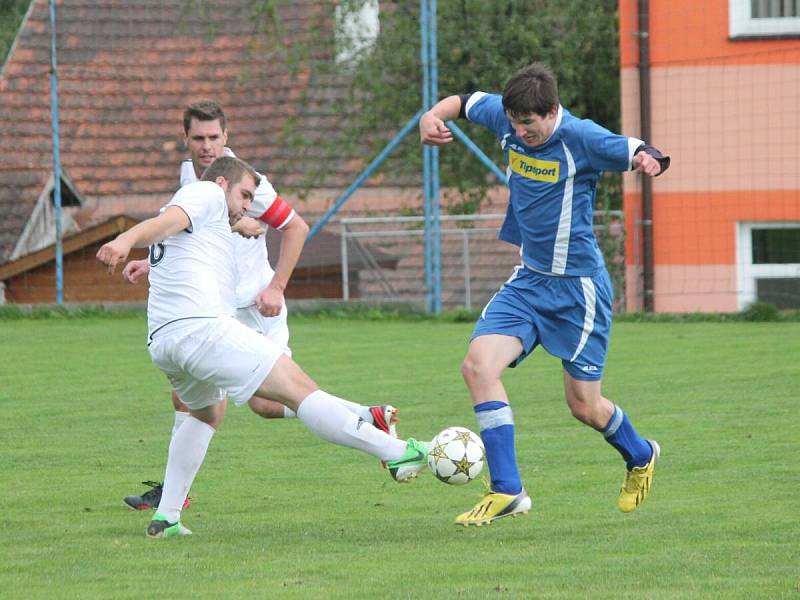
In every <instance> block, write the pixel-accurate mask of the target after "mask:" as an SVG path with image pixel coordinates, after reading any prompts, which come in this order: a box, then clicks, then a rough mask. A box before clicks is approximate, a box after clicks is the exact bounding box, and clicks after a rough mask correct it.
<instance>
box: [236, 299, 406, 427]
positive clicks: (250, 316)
mask: <svg viewBox="0 0 800 600" xmlns="http://www.w3.org/2000/svg"><path fill="white" fill-rule="evenodd" d="M287 316H288V312H287V309H286V305H284V306H283V309H282V310H281V313H280V314H279V315H277V316H275V317H265V316H264V315H262V314H261V313H260V312H258V309H257V308H256V307H255V306H249V307H246V308H240V309H237V311H236V319H237V320H238V321H240V322H241V323H243V324H244V325H247V326H248V327H249V328H250V329H253V330H254V331H256V332H258V333H260V334H261V335H263V336H264V337H266V338H268V339H269V340H271V341H272V342H273V343H274V344H276V345H277V346H278V347H279V348H281V349H282V350H283V353H284V354H285V355H286V356H288V357H291V356H292V350H291V348H290V347H289V325H288V321H287ZM333 397H334V398H336V400H337V401H338V402H339V403H340V404H341V405H342V406H344V407H345V408H347V410H349V411H350V412H352V413H355V414H356V415H357V416H359V417H361V418H362V419H364V420H365V421H366V422H367V423H371V424H372V425H374V426H375V427H377V428H378V429H381V430H382V431H384V432H386V433H388V434H389V435H391V436H393V437H397V433H396V428H395V426H396V424H397V409H396V408H394V407H393V406H390V405H383V406H364V405H362V404H357V403H356V402H351V401H349V400H345V399H344V398H339V397H336V396H333ZM247 404H248V406H249V407H250V409H251V410H252V411H253V412H254V413H256V414H257V415H259V416H261V417H263V418H265V419H293V418H296V416H297V415H296V414H295V413H294V411H293V410H291V409H290V408H289V407H287V406H284V405H283V404H281V403H280V402H277V401H275V400H271V399H269V398H261V397H259V396H253V397H252V398H250V400H249V401H248V402H247Z"/></svg>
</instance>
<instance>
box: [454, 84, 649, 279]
mask: <svg viewBox="0 0 800 600" xmlns="http://www.w3.org/2000/svg"><path fill="white" fill-rule="evenodd" d="M466 116H467V119H469V120H470V121H473V122H475V123H478V124H480V125H483V126H484V127H486V128H487V129H489V130H490V131H492V132H493V133H494V134H495V135H496V136H497V138H498V139H499V140H500V145H501V147H502V148H503V153H504V154H505V158H506V165H507V168H506V172H507V175H508V187H509V190H510V192H511V195H510V198H509V205H508V212H507V214H506V220H505V222H504V223H503V226H502V228H501V230H500V235H499V237H500V239H502V240H504V241H506V242H510V243H512V244H516V245H518V246H520V255H521V256H522V261H523V263H524V264H525V266H527V267H528V268H529V269H532V270H534V271H538V272H540V273H543V274H546V275H561V276H592V275H595V274H596V273H598V272H599V271H600V270H602V269H603V268H604V262H603V254H602V252H601V251H600V247H599V246H598V244H597V240H596V238H595V236H594V230H593V229H592V225H593V217H594V202H595V195H596V189H597V181H598V179H599V178H600V175H601V173H602V172H603V171H627V170H630V168H631V159H632V158H633V153H634V152H635V151H636V149H637V148H638V147H639V146H640V145H641V144H642V143H643V142H642V141H641V140H638V139H636V138H629V137H626V136H623V135H617V134H614V133H611V132H610V131H608V130H607V129H605V128H603V127H601V126H600V125H598V124H597V123H595V122H594V121H590V120H588V119H585V120H581V119H577V118H575V117H573V116H572V115H571V114H570V113H569V112H568V111H567V110H565V109H564V108H563V107H561V106H559V108H558V117H557V119H556V123H555V128H554V130H553V133H552V135H551V136H550V137H549V138H548V139H547V140H546V141H545V142H544V143H543V144H541V145H539V146H536V147H533V148H531V147H529V146H526V145H525V143H524V142H523V140H522V139H520V138H519V137H517V135H516V134H515V133H514V128H513V127H512V126H511V122H510V121H509V119H508V117H507V116H506V113H505V110H504V109H503V102H502V97H501V96H498V95H496V94H485V93H483V92H476V93H474V94H472V96H470V98H469V100H468V101H467V105H466Z"/></svg>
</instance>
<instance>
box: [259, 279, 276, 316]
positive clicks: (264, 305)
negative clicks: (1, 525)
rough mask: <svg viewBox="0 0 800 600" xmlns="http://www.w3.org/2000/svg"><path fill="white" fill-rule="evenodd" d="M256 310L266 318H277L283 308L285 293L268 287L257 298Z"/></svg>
mask: <svg viewBox="0 0 800 600" xmlns="http://www.w3.org/2000/svg"><path fill="white" fill-rule="evenodd" d="M256 308H257V309H258V312H260V313H261V314H262V315H264V316H265V317H276V316H278V315H279V314H280V313H281V309H282V308H283V292H282V291H280V290H279V289H277V288H274V287H270V286H267V287H265V288H264V289H263V290H261V292H260V293H259V294H258V296H256Z"/></svg>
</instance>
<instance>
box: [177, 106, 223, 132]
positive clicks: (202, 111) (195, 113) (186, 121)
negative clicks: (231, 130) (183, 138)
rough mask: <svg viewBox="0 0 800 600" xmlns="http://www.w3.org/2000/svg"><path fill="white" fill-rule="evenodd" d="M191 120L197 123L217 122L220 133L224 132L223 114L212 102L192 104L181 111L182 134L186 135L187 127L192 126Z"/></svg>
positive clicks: (219, 107)
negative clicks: (220, 128)
mask: <svg viewBox="0 0 800 600" xmlns="http://www.w3.org/2000/svg"><path fill="white" fill-rule="evenodd" d="M192 119H197V120H198V121H216V120H219V125H220V127H222V131H225V113H224V112H222V107H221V106H220V105H219V104H217V103H216V102H214V101H213V100H200V101H199V102H192V103H191V104H190V105H189V106H187V107H186V109H185V110H184V111H183V132H184V133H186V134H187V135H188V133H189V127H191V126H192Z"/></svg>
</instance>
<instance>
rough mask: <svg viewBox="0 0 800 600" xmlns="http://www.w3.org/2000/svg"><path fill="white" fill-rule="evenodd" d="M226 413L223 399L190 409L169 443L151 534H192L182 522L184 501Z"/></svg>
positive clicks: (170, 535) (149, 531)
mask: <svg viewBox="0 0 800 600" xmlns="http://www.w3.org/2000/svg"><path fill="white" fill-rule="evenodd" d="M220 397H221V391H220ZM224 415H225V402H224V401H222V400H220V401H218V402H216V403H215V404H212V405H211V406H207V407H204V408H201V409H190V416H189V417H188V418H187V419H186V421H185V422H184V423H183V425H182V426H181V428H180V429H179V430H178V432H177V433H176V435H175V437H174V438H173V439H172V443H170V446H169V456H168V458H167V468H166V471H165V474H164V490H163V492H162V494H161V501H160V502H159V504H158V509H157V510H156V514H155V515H154V516H153V520H152V521H151V522H150V525H149V526H148V528H147V535H148V536H149V537H172V536H177V535H189V534H191V531H189V530H188V529H187V528H186V527H184V526H183V525H182V524H181V522H180V516H181V511H182V507H183V500H184V498H186V494H188V493H189V489H190V488H191V487H192V483H193V482H194V479H195V477H196V476H197V472H198V471H199V470H200V466H201V465H202V464H203V461H204V460H205V456H206V453H207V451H208V446H209V444H210V443H211V439H212V438H213V437H214V434H215V433H216V431H217V430H218V429H219V426H220V424H221V423H222V419H223V417H224Z"/></svg>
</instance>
